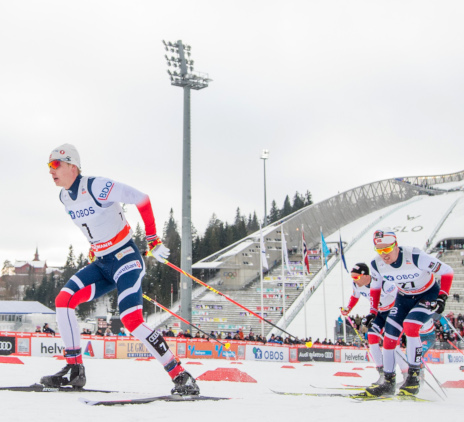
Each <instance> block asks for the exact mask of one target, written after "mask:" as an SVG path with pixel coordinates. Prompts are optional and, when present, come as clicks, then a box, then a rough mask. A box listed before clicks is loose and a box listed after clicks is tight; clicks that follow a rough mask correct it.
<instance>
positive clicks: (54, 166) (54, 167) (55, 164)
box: [48, 160, 61, 170]
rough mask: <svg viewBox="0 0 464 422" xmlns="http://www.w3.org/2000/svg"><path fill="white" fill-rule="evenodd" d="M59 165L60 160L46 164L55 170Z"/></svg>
mask: <svg viewBox="0 0 464 422" xmlns="http://www.w3.org/2000/svg"><path fill="white" fill-rule="evenodd" d="M60 165H61V160H53V161H50V162H49V163H48V167H49V168H52V169H53V170H56V169H57V168H58V167H59V166H60Z"/></svg>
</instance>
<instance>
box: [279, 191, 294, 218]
mask: <svg viewBox="0 0 464 422" xmlns="http://www.w3.org/2000/svg"><path fill="white" fill-rule="evenodd" d="M292 212H293V210H292V206H291V205H290V199H289V197H288V195H287V196H286V197H285V200H284V206H283V207H282V210H281V211H280V218H283V217H286V216H287V215H290V214H291V213H292Z"/></svg>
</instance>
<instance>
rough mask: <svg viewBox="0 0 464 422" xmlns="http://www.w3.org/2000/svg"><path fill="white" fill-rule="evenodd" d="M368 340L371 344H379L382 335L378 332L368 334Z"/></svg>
mask: <svg viewBox="0 0 464 422" xmlns="http://www.w3.org/2000/svg"><path fill="white" fill-rule="evenodd" d="M367 341H368V342H369V344H379V343H380V337H379V336H378V335H377V334H371V333H368V334H367Z"/></svg>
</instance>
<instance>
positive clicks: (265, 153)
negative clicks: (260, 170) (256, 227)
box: [261, 149, 269, 227]
mask: <svg viewBox="0 0 464 422" xmlns="http://www.w3.org/2000/svg"><path fill="white" fill-rule="evenodd" d="M268 158H269V150H268V149H263V152H262V153H261V160H263V163H264V227H266V226H267V200H266V160H267V159H268Z"/></svg>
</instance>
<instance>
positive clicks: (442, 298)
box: [432, 294, 448, 314]
mask: <svg viewBox="0 0 464 422" xmlns="http://www.w3.org/2000/svg"><path fill="white" fill-rule="evenodd" d="M446 299H448V296H447V295H445V294H441V295H438V298H437V300H436V301H435V305H432V309H433V310H434V311H435V312H436V313H437V314H441V313H442V312H443V311H444V310H445V306H446Z"/></svg>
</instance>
